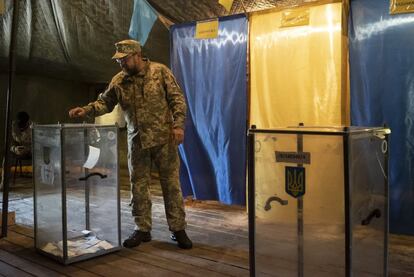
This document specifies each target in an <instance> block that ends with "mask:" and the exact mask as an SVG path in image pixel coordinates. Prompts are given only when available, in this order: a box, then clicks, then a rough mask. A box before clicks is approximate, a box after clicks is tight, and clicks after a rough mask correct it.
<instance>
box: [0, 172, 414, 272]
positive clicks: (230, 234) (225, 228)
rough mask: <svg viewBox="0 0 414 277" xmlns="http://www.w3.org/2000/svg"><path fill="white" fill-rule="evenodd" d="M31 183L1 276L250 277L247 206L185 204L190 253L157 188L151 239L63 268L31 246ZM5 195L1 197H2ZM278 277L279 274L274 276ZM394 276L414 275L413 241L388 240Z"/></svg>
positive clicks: (14, 196) (21, 199)
mask: <svg viewBox="0 0 414 277" xmlns="http://www.w3.org/2000/svg"><path fill="white" fill-rule="evenodd" d="M30 182H31V181H30V180H29V179H23V178H19V179H18V180H17V188H13V190H12V192H11V194H10V202H9V210H12V211H15V212H16V221H17V224H16V225H14V226H10V227H9V231H8V236H7V238H3V239H1V240H0V276H248V275H249V268H248V228H247V214H246V212H245V209H244V208H243V207H229V206H224V205H220V204H218V203H216V202H199V201H187V202H186V212H187V221H188V229H187V230H188V234H189V236H190V238H191V239H192V240H193V243H194V247H193V249H191V250H183V249H179V248H178V247H177V246H176V245H175V243H174V242H172V241H170V239H169V231H168V226H167V223H166V220H165V213H164V206H163V203H162V198H161V196H160V193H159V190H157V189H153V194H154V195H153V231H152V237H153V240H152V241H151V242H149V243H144V244H142V245H140V246H139V247H136V248H133V249H122V250H120V251H118V252H115V253H112V254H108V255H105V256H101V257H97V258H94V259H91V260H87V261H83V262H78V263H75V264H72V265H69V266H63V265H61V264H59V263H57V262H55V261H53V260H51V259H49V258H47V257H44V256H43V255H41V254H39V253H37V252H36V251H35V249H34V246H33V197H32V189H31V188H30ZM0 196H1V195H0ZM129 197H130V196H129V192H128V191H126V190H123V191H122V193H121V200H122V205H121V214H122V238H123V239H124V238H126V237H127V236H128V235H129V233H130V232H132V230H133V227H134V223H133V220H132V218H131V216H130V207H129V206H128V203H129ZM276 276H277V275H276ZM390 276H414V238H413V237H409V236H396V235H391V236H390Z"/></svg>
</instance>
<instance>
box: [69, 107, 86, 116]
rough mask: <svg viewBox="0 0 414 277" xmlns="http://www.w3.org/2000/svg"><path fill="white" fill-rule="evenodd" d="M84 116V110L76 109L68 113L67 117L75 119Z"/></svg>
mask: <svg viewBox="0 0 414 277" xmlns="http://www.w3.org/2000/svg"><path fill="white" fill-rule="evenodd" d="M85 115H86V111H85V109H84V108H81V107H76V108H73V109H71V110H70V111H69V117H70V118H75V117H84V116H85Z"/></svg>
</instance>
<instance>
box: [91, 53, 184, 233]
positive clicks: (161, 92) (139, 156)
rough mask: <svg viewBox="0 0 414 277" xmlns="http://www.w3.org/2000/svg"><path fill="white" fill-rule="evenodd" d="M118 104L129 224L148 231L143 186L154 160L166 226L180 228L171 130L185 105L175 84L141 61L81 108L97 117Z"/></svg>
mask: <svg viewBox="0 0 414 277" xmlns="http://www.w3.org/2000/svg"><path fill="white" fill-rule="evenodd" d="M118 103H119V105H120V107H121V108H122V110H123V112H124V116H125V120H126V122H127V129H128V167H129V173H130V180H131V190H132V204H133V205H132V215H133V216H134V217H135V223H136V224H137V226H138V228H139V229H140V230H141V231H144V232H146V231H150V230H151V198H150V190H149V185H150V177H151V175H150V171H151V164H152V161H154V163H155V164H156V165H157V166H158V168H159V175H160V182H161V187H162V192H163V196H164V203H165V210H166V215H167V221H168V225H169V227H170V230H171V231H174V232H175V231H179V230H184V229H185V227H186V222H185V212H184V203H183V198H182V194H181V188H180V184H179V181H178V177H179V176H178V170H179V157H178V152H177V146H176V145H175V143H174V141H173V140H172V129H173V128H182V129H183V130H184V119H185V114H186V104H185V100H184V96H183V94H182V91H181V89H180V87H179V86H178V84H177V82H176V80H175V78H174V76H173V75H172V73H171V71H170V70H169V69H168V68H167V67H166V66H164V65H162V64H158V63H154V62H150V61H149V60H145V67H144V69H143V70H142V71H141V72H139V73H137V74H136V75H133V76H129V75H127V74H126V73H124V72H123V71H121V72H120V73H118V74H117V75H115V76H114V77H113V79H112V81H111V83H110V84H109V86H108V88H107V89H106V90H105V92H103V93H101V94H100V95H99V97H98V100H97V101H95V102H93V103H89V104H88V105H87V106H85V107H83V108H84V109H85V110H86V112H87V114H88V115H93V116H100V115H102V114H104V113H108V112H111V111H112V110H113V108H114V107H115V105H116V104H118Z"/></svg>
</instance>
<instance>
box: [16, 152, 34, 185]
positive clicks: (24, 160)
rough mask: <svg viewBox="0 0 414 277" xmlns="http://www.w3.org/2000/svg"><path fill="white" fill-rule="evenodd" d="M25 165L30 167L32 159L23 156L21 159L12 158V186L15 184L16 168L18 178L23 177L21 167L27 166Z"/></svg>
mask: <svg viewBox="0 0 414 277" xmlns="http://www.w3.org/2000/svg"><path fill="white" fill-rule="evenodd" d="M27 163H29V164H30V165H31V164H32V157H30V156H23V157H15V158H14V173H13V186H14V185H15V183H16V175H17V168H18V167H19V169H20V176H21V177H22V176H23V169H22V166H23V164H27Z"/></svg>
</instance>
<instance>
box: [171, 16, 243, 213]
mask: <svg viewBox="0 0 414 277" xmlns="http://www.w3.org/2000/svg"><path fill="white" fill-rule="evenodd" d="M247 26H248V23H247V19H246V17H245V16H240V15H238V16H230V17H225V18H220V19H219V35H218V37H217V38H215V39H202V40H200V39H195V38H194V33H195V23H190V24H181V25H174V26H173V27H172V28H171V31H170V33H171V68H172V71H173V73H174V75H175V76H176V78H177V81H178V83H179V84H180V86H181V87H182V88H183V90H184V92H185V96H186V100H187V104H188V114H187V121H186V130H185V139H184V143H183V145H181V146H180V154H181V159H182V160H181V172H180V180H181V185H182V189H183V193H184V195H186V196H187V195H193V196H194V197H195V198H196V199H202V200H218V201H220V202H222V203H226V204H239V205H244V204H245V198H246V186H245V184H246V180H245V175H246V173H245V169H246V164H245V162H246V157H245V155H246V154H245V153H246V120H247V108H246V106H247V95H246V93H247V90H246V55H247Z"/></svg>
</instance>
